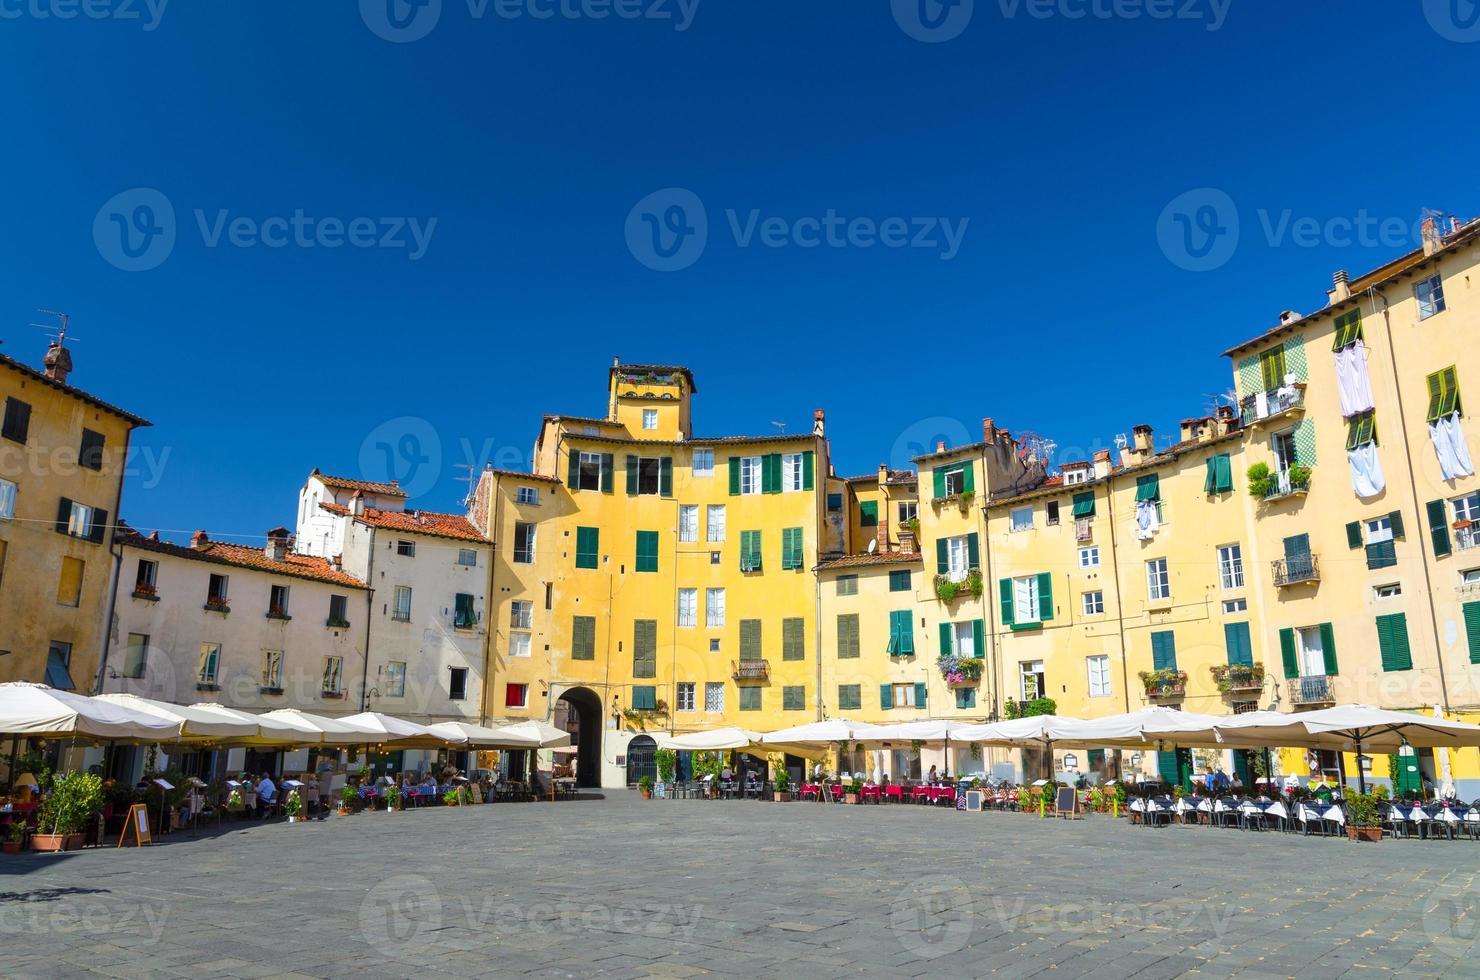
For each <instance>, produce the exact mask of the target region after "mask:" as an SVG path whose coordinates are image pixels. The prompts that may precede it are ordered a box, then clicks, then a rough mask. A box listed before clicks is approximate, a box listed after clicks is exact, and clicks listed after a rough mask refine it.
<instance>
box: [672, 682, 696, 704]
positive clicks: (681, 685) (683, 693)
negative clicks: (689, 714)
mask: <svg viewBox="0 0 1480 980" xmlns="http://www.w3.org/2000/svg"><path fill="white" fill-rule="evenodd" d="M674 701H676V702H677V704H676V706H675V707H674V710H675V711H693V710H694V682H693V681H679V682H678V691H677V693H676V694H675V695H674Z"/></svg>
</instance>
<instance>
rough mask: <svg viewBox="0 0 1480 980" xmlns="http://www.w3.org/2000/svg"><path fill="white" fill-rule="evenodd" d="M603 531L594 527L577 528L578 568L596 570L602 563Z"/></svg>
mask: <svg viewBox="0 0 1480 980" xmlns="http://www.w3.org/2000/svg"><path fill="white" fill-rule="evenodd" d="M600 552H601V531H600V530H599V529H597V528H594V527H578V528H576V567H577V568H596V567H598V566H599V565H600V563H601V558H600Z"/></svg>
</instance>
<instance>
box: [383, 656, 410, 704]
mask: <svg viewBox="0 0 1480 980" xmlns="http://www.w3.org/2000/svg"><path fill="white" fill-rule="evenodd" d="M383 693H384V694H385V696H386V697H388V698H403V697H405V696H406V662H405V661H404V660H392V661H390V662H389V663H387V664H386V665H385V691H384V692H383Z"/></svg>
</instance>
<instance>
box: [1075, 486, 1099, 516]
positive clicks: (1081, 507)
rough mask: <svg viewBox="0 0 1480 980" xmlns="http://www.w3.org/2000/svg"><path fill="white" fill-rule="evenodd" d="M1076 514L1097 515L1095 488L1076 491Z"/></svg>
mask: <svg viewBox="0 0 1480 980" xmlns="http://www.w3.org/2000/svg"><path fill="white" fill-rule="evenodd" d="M1074 516H1075V517H1094V516H1095V492H1094V491H1093V490H1086V491H1084V492H1083V493H1076V494H1075V495H1074Z"/></svg>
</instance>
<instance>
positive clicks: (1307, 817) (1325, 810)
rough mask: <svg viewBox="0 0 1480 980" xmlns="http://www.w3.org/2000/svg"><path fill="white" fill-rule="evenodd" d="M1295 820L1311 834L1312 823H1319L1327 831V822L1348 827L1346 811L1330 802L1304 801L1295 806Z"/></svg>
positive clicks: (1337, 804) (1338, 804)
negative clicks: (1313, 821)
mask: <svg viewBox="0 0 1480 980" xmlns="http://www.w3.org/2000/svg"><path fill="white" fill-rule="evenodd" d="M1295 819H1296V820H1298V821H1299V822H1300V826H1301V827H1302V828H1304V830H1305V832H1306V833H1307V834H1308V833H1310V822H1311V821H1312V820H1315V821H1318V822H1320V824H1321V829H1322V830H1324V829H1325V822H1326V821H1328V820H1329V821H1331V822H1332V823H1334V824H1336V826H1338V827H1341V828H1343V829H1344V828H1345V827H1346V811H1344V810H1343V809H1342V808H1341V804H1340V803H1332V802H1330V801H1329V800H1317V801H1313V802H1312V801H1306V800H1302V801H1300V802H1299V803H1297V804H1295Z"/></svg>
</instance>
